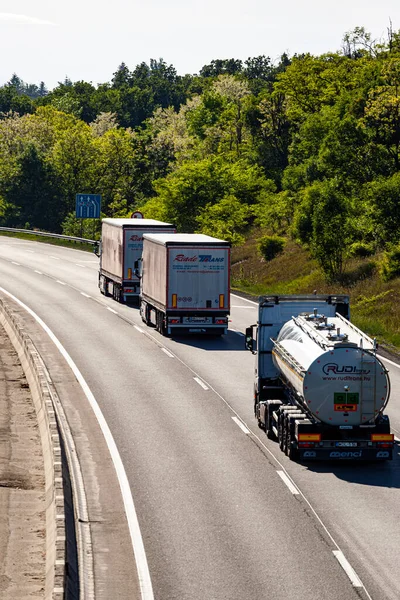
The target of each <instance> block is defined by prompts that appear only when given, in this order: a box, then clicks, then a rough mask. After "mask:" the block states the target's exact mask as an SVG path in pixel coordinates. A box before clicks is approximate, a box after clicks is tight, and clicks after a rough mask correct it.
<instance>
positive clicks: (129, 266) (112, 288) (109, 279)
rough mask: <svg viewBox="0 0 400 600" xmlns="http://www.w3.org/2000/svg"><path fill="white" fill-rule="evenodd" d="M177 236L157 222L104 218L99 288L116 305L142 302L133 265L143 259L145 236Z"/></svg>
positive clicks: (168, 225)
mask: <svg viewBox="0 0 400 600" xmlns="http://www.w3.org/2000/svg"><path fill="white" fill-rule="evenodd" d="M151 231H154V232H156V231H165V232H170V233H175V231H176V230H175V227H174V225H172V224H171V223H163V222H162V221H156V220H154V219H103V220H102V226H101V247H100V269H99V288H100V291H101V293H102V294H105V295H106V296H108V295H112V296H113V298H114V299H115V300H116V301H117V302H127V303H134V302H138V301H139V294H140V279H139V277H138V275H137V272H135V268H134V265H135V263H136V262H137V261H138V260H140V259H141V256H142V250H143V233H144V232H151Z"/></svg>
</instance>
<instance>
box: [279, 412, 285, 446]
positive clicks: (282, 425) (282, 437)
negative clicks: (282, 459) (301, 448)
mask: <svg viewBox="0 0 400 600" xmlns="http://www.w3.org/2000/svg"><path fill="white" fill-rule="evenodd" d="M285 436H286V428H285V418H284V414H282V413H281V414H280V416H279V425H278V444H279V448H280V449H281V450H282V451H284V448H285V445H284V443H285Z"/></svg>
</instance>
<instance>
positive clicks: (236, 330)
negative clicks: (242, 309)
mask: <svg viewBox="0 0 400 600" xmlns="http://www.w3.org/2000/svg"><path fill="white" fill-rule="evenodd" d="M229 331H233V333H237V334H238V335H244V333H243V332H242V331H239V330H238V329H230V330H229Z"/></svg>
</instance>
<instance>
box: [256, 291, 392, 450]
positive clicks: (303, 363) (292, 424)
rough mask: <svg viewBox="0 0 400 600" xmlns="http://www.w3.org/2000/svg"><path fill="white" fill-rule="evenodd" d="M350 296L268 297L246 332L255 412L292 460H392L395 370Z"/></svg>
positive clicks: (260, 305)
mask: <svg viewBox="0 0 400 600" xmlns="http://www.w3.org/2000/svg"><path fill="white" fill-rule="evenodd" d="M349 318H350V308H349V297H348V296H345V295H314V294H313V295H310V296H262V297H260V299H259V305H258V322H257V324H256V325H252V326H250V327H248V328H247V329H246V337H245V344H246V348H247V349H248V350H250V351H251V352H253V354H256V367H255V382H254V414H255V417H256V419H257V421H258V425H259V427H260V428H261V429H263V430H265V432H266V434H267V436H268V437H269V438H270V439H274V440H276V441H278V444H279V447H280V449H281V450H282V451H283V452H285V454H286V455H287V456H288V457H289V458H291V459H292V460H340V461H343V460H357V461H368V460H370V461H381V460H391V459H392V453H393V443H394V435H393V434H392V433H391V432H390V423H389V417H388V416H387V415H385V414H384V410H385V408H386V405H387V403H388V400H389V395H390V380H389V376H388V371H387V369H386V368H385V366H384V365H383V363H382V361H381V360H380V358H379V357H378V356H377V344H376V340H372V339H371V338H370V337H368V336H367V335H365V333H363V332H362V331H361V330H360V329H358V328H357V327H355V326H354V325H353V324H352V323H351V322H350V320H349Z"/></svg>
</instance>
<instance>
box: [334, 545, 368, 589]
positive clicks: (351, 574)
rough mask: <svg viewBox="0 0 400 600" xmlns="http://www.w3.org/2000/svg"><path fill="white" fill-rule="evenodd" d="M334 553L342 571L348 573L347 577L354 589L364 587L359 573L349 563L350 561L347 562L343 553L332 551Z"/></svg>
mask: <svg viewBox="0 0 400 600" xmlns="http://www.w3.org/2000/svg"><path fill="white" fill-rule="evenodd" d="M332 552H333V555H334V556H335V557H336V558H337V560H338V561H339V564H340V566H341V567H342V569H343V570H344V572H345V573H346V575H347V577H348V578H349V579H350V581H351V583H352V585H353V587H357V588H362V587H364V586H363V584H362V582H361V579H360V578H359V577H358V575H357V573H356V572H355V570H354V569H353V567H352V566H351V564H350V563H349V561H348V560H347V558H346V557H345V555H344V554H343V552H341V550H332Z"/></svg>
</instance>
